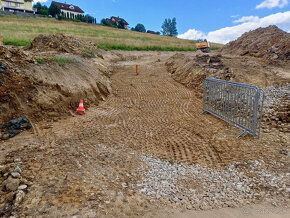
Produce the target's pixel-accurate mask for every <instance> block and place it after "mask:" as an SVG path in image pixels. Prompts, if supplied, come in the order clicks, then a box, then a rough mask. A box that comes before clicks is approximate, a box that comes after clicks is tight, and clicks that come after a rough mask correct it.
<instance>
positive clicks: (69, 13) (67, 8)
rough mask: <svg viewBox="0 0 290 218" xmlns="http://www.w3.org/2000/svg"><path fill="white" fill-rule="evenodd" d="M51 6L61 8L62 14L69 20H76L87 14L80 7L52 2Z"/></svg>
mask: <svg viewBox="0 0 290 218" xmlns="http://www.w3.org/2000/svg"><path fill="white" fill-rule="evenodd" d="M51 4H55V5H57V6H58V7H59V9H60V11H61V13H62V14H63V15H65V17H67V18H75V17H76V16H78V15H83V14H84V13H85V12H84V11H83V10H82V9H80V8H79V7H78V6H75V5H72V4H66V3H61V2H55V1H52V2H51Z"/></svg>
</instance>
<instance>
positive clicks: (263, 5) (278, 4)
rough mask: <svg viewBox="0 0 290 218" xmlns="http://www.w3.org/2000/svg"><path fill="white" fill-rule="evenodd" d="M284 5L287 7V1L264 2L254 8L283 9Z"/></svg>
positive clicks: (270, 0)
mask: <svg viewBox="0 0 290 218" xmlns="http://www.w3.org/2000/svg"><path fill="white" fill-rule="evenodd" d="M286 5H288V0H264V1H263V2H262V3H261V4H259V5H257V6H256V9H261V8H269V9H272V8H275V7H279V8H283V7H285V6H286Z"/></svg>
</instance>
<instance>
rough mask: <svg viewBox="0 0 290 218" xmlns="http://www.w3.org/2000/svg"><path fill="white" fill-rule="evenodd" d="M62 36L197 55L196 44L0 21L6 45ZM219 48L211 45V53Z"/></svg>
mask: <svg viewBox="0 0 290 218" xmlns="http://www.w3.org/2000/svg"><path fill="white" fill-rule="evenodd" d="M53 33H63V34H67V35H72V36H74V37H77V38H80V39H83V40H90V41H93V42H96V43H97V44H98V47H99V48H101V49H105V50H145V51H196V49H195V46H194V44H195V41H193V40H184V39H178V38H174V37H167V36H159V35H153V34H147V33H139V32H133V31H128V30H121V29H116V28H110V27H105V26H102V25H92V24H86V23H77V22H71V21H58V20H55V19H51V18H19V17H0V35H2V36H3V42H4V44H6V45H16V46H21V45H22V46H28V45H29V44H30V42H31V41H32V39H33V38H34V37H36V36H37V35H39V34H53ZM221 46H222V45H220V44H212V49H218V48H220V47H221Z"/></svg>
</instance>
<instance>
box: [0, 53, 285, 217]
mask: <svg viewBox="0 0 290 218" xmlns="http://www.w3.org/2000/svg"><path fill="white" fill-rule="evenodd" d="M173 55H174V53H166V52H165V53H158V52H151V53H150V52H148V53H146V52H128V53H127V52H112V53H111V54H108V53H107V55H106V54H104V59H105V60H112V59H110V58H112V56H113V57H116V59H115V60H117V59H119V60H121V61H119V62H116V61H114V62H115V63H114V64H113V63H112V65H111V67H112V71H111V72H110V73H109V74H108V75H109V76H110V81H111V84H112V94H111V95H110V96H108V97H107V99H106V100H105V101H103V102H101V103H100V104H99V106H97V107H96V106H91V107H90V108H89V110H88V112H87V114H86V115H85V116H73V117H69V118H67V119H63V120H60V121H59V122H48V121H42V122H38V123H37V124H36V126H37V128H38V130H39V131H38V134H37V135H32V134H31V133H29V132H24V133H22V134H21V135H19V136H16V137H15V138H13V139H10V140H8V141H6V142H0V147H1V149H2V152H1V156H0V157H1V165H3V166H4V167H3V166H2V167H1V175H2V177H1V180H2V181H6V180H7V177H9V175H10V174H9V172H11V171H13V169H15V167H16V166H20V167H21V169H22V174H21V178H20V181H19V183H20V185H22V184H24V185H26V186H27V188H26V189H25V195H24V197H23V198H21V196H22V195H20V194H21V193H22V192H20V191H17V192H16V194H15V195H14V196H15V197H14V198H13V195H12V198H11V192H9V191H8V190H7V189H8V188H9V187H7V185H6V186H4V187H3V186H2V190H1V195H2V196H3V198H2V199H1V201H0V205H1V206H2V209H1V211H0V213H2V214H6V215H8V216H9V215H14V216H20V217H21V216H55V217H57V216H103V217H115V216H118V217H126V216H131V217H137V216H145V217H146V216H147V217H151V216H156V214H160V213H161V214H163V215H164V214H167V212H165V211H164V208H167V207H177V208H189V209H198V210H200V209H202V210H205V209H210V208H221V207H228V206H231V207H238V206H241V205H245V204H250V203H255V202H261V201H265V200H266V199H268V201H270V202H271V201H273V200H274V201H275V202H277V203H278V204H279V205H280V206H281V205H284V204H285V203H286V202H285V200H286V199H287V198H288V197H287V196H288V194H287V192H286V191H283V190H284V189H285V188H283V187H284V186H283V183H281V184H278V186H277V187H280V186H281V187H282V189H281V190H282V191H281V192H280V191H278V188H275V186H266V188H265V187H264V186H263V181H262V180H260V179H259V180H257V184H255V183H253V187H252V192H255V193H256V191H255V190H257V195H256V194H255V196H254V195H253V196H252V197H250V196H249V197H248V200H242V199H241V200H239V201H238V202H234V201H231V200H230V199H231V198H233V197H231V196H232V195H230V194H226V196H224V197H222V198H216V200H215V201H208V200H206V201H205V200H202V199H204V196H207V195H208V194H207V193H208V190H209V188H210V187H211V186H212V185H213V184H214V182H212V183H209V184H207V183H205V181H203V182H196V181H192V179H191V178H183V179H181V180H178V181H176V183H174V185H177V186H180V185H181V184H183V186H184V187H186V189H188V190H192V189H194V190H199V193H201V194H200V197H198V199H199V201H200V203H192V204H193V205H192V206H190V205H191V203H190V202H191V201H190V198H192V197H193V196H195V195H194V194H191V195H189V196H188V197H187V196H186V198H188V199H189V200H184V196H185V192H183V191H182V190H179V191H175V192H173V193H172V195H173V196H172V197H170V199H167V198H166V197H164V198H160V197H158V194H157V195H156V196H155V194H154V195H152V193H155V192H154V191H153V190H149V192H147V191H146V190H147V189H145V193H144V191H143V189H144V184H143V182H145V181H147V182H149V184H147V186H148V185H149V186H148V187H151V186H152V185H153V186H155V185H157V184H159V183H160V184H163V182H157V183H156V181H157V180H156V179H157V177H156V178H155V177H154V178H147V177H146V176H149V177H150V172H151V173H153V171H154V170H156V169H158V167H161V169H160V170H162V169H165V168H164V167H165V166H167V165H169V166H170V165H171V164H176V161H177V163H183V164H188V165H189V166H190V167H198V169H199V168H200V167H201V168H202V169H206V170H205V172H204V173H205V175H204V176H206V175H207V174H208V173H209V172H212V171H216V172H217V173H218V174H217V176H216V177H214V181H216V180H219V179H218V178H223V177H222V176H218V175H219V173H221V172H223V169H227V168H228V167H230V168H229V169H232V168H231V167H232V165H233V166H235V167H234V168H235V169H236V170H242V171H243V172H244V173H245V175H246V176H247V177H249V178H252V177H253V178H254V177H256V175H260V174H261V173H262V169H263V170H266V171H265V173H266V174H265V175H270V176H272V172H273V173H274V172H275V175H276V174H277V173H278V174H279V178H280V177H281V178H284V179H286V178H285V176H283V175H284V174H283V173H286V172H287V168H288V166H289V157H288V156H287V155H285V154H281V152H280V151H281V150H285V148H286V147H287V143H288V141H289V134H288V133H277V131H276V130H275V129H273V130H271V131H270V132H269V133H263V134H262V137H261V139H260V140H258V139H256V138H252V137H246V138H240V139H237V138H236V136H237V134H238V133H239V130H238V129H235V128H234V127H232V126H230V125H228V124H226V123H224V122H222V121H221V120H219V119H216V118H214V117H213V116H211V115H201V114H200V113H201V111H202V108H201V107H202V106H201V105H202V104H201V102H202V100H201V96H200V93H199V92H197V90H198V89H188V88H187V87H185V86H183V85H182V84H180V83H178V82H176V81H174V80H173V79H172V78H171V76H170V74H168V72H167V69H166V68H167V67H166V66H165V62H168V60H171V59H172V56H173ZM210 56H212V55H210ZM117 57H118V58H117ZM194 58H197V59H198V60H201V59H202V60H205V62H208V58H209V57H208V56H206V57H194ZM211 60H212V61H211V62H210V63H209V64H214V63H219V65H218V67H219V68H220V69H222V70H223V69H225V68H224V67H225V66H226V64H224V62H222V60H223V59H222V57H220V56H215V55H213V57H212V58H211ZM93 62H97V63H98V59H96V60H95V59H94V60H93ZM221 62H222V63H221ZM95 64H96V63H95ZM136 64H138V65H139V75H138V76H136V74H135V65H136ZM205 64H207V63H205ZM167 65H168V64H167ZM38 67H39V66H38ZM43 67H44V66H43ZM41 69H43V68H42V66H41ZM66 71H68V69H67V70H66ZM36 72H39V71H36ZM36 72H34V73H33V72H32V71H31V74H35V73H36ZM48 73H49V72H48V71H46V73H43V74H41V73H39V75H38V76H37V78H38V79H40V78H42V77H43V76H45V75H46V74H48ZM50 73H51V72H50ZM58 73H60V71H58ZM62 73H64V72H63V71H62ZM52 75H54V74H52ZM72 75H75V74H72ZM221 75H223V74H221ZM30 76H31V75H30ZM54 76H55V75H54ZM83 76H85V75H83ZM257 76H259V75H257ZM52 77H53V76H47V79H46V80H45V81H46V82H47V81H49V80H50V79H51V78H52ZM58 79H59V78H58ZM53 81H55V80H53ZM59 81H60V80H59ZM201 81H202V79H200V82H201ZM70 82H72V81H71V80H69V81H67V84H66V83H65V82H63V84H62V85H63V86H66V87H70V85H69V84H68V83H70ZM51 83H52V82H51ZM196 84H199V82H197V83H196ZM82 85H85V84H82ZM59 86H60V85H59ZM71 86H74V85H71ZM38 89H39V88H38ZM51 89H53V87H51ZM53 90H54V89H53ZM87 97H89V95H87ZM86 106H87V105H86V104H85V107H86ZM151 157H152V158H151ZM153 157H154V158H155V159H154V158H153ZM256 160H258V164H257V163H256V162H255V161H256ZM145 162H146V163H147V164H149V165H148V166H147V165H146V164H145ZM247 163H248V164H249V165H247ZM252 163H255V164H256V165H254V166H260V167H261V169H260V168H259V171H258V172H256V171H253V172H252V173H250V172H249V171H248V168H249V167H250V166H251V165H252ZM260 163H261V164H262V165H261V164H260ZM150 164H154V165H153V166H155V164H157V166H158V167H157V166H156V167H157V168H156V167H154V168H152V169H150V167H149V166H150ZM163 164H165V165H164V166H163ZM159 165H160V166H159ZM184 166H185V165H180V166H179V168H177V169H180V170H182V167H184ZM203 167H205V168H203ZM219 169H220V170H221V171H220V172H219ZM180 170H177V172H179V171H180ZM208 171H209V172H208ZM7 172H8V173H7ZM167 173H168V175H167V176H165V177H164V175H161V176H162V177H161V180H162V181H165V180H166V178H167V177H168V178H171V176H172V175H171V173H173V172H171V171H168V172H167ZM256 173H257V174H256ZM281 173H282V174H281ZM280 174H281V175H280ZM209 175H210V174H209ZM277 176H278V175H277ZM10 177H11V176H10ZM10 177H9V178H10ZM9 178H8V179H9ZM263 178H264V177H263ZM265 178H266V177H265ZM267 178H268V177H267ZM271 178H272V177H271ZM5 179H6V180H5ZM10 180H12V177H11V178H10ZM151 180H152V181H151ZM158 181H159V180H158ZM169 181H170V180H169ZM238 181H239V180H238ZM275 181H278V180H277V179H276V180H275ZM5 184H6V183H5ZM237 185H239V184H238V183H237V184H236V185H233V187H236V186H237ZM147 186H146V187H147ZM183 186H182V187H183ZM184 187H183V188H184ZM230 187H232V186H230ZM230 187H228V189H229V191H230V192H231V189H232V188H230ZM267 187H268V188H267ZM141 188H143V189H142V190H140V189H141ZM157 190H158V189H157ZM160 191H161V190H160ZM260 192H265V193H267V194H266V195H260V194H258V193H260ZM227 193H228V192H227ZM232 193H235V191H234V190H233V191H232ZM12 194H13V192H12ZM228 195H229V196H228ZM233 195H234V194H233ZM241 195H242V194H239V196H241ZM176 196H177V197H176ZM198 196H199V195H198ZM224 198H225V199H224ZM13 199H15V200H13ZM16 199H18V200H16ZM19 199H21V201H20V200H19ZM221 199H224V200H221ZM7 202H10V205H8V206H6V207H3V206H4V205H7V204H6V203H7ZM19 202H21V203H19ZM187 202H189V204H190V205H188V203H187ZM194 202H196V201H194ZM231 202H232V203H231ZM277 203H275V204H277ZM286 204H287V203H286ZM205 205H206V206H205ZM162 208H163V209H162ZM162 211H163V212H162ZM164 216H165V215H164Z"/></svg>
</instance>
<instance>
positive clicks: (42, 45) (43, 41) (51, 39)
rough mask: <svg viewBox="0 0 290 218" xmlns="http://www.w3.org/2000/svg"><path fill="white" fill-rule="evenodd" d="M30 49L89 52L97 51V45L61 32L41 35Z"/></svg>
mask: <svg viewBox="0 0 290 218" xmlns="http://www.w3.org/2000/svg"><path fill="white" fill-rule="evenodd" d="M28 49H30V50H34V51H38V52H39V51H59V52H66V53H74V54H84V55H86V54H88V53H87V52H88V51H95V50H96V49H97V45H96V44H95V43H93V42H85V41H82V40H79V39H76V38H74V37H71V36H66V35H63V34H61V33H58V34H51V35H39V36H37V37H36V38H34V40H33V41H32V42H31V45H30V46H29V48H28Z"/></svg>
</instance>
